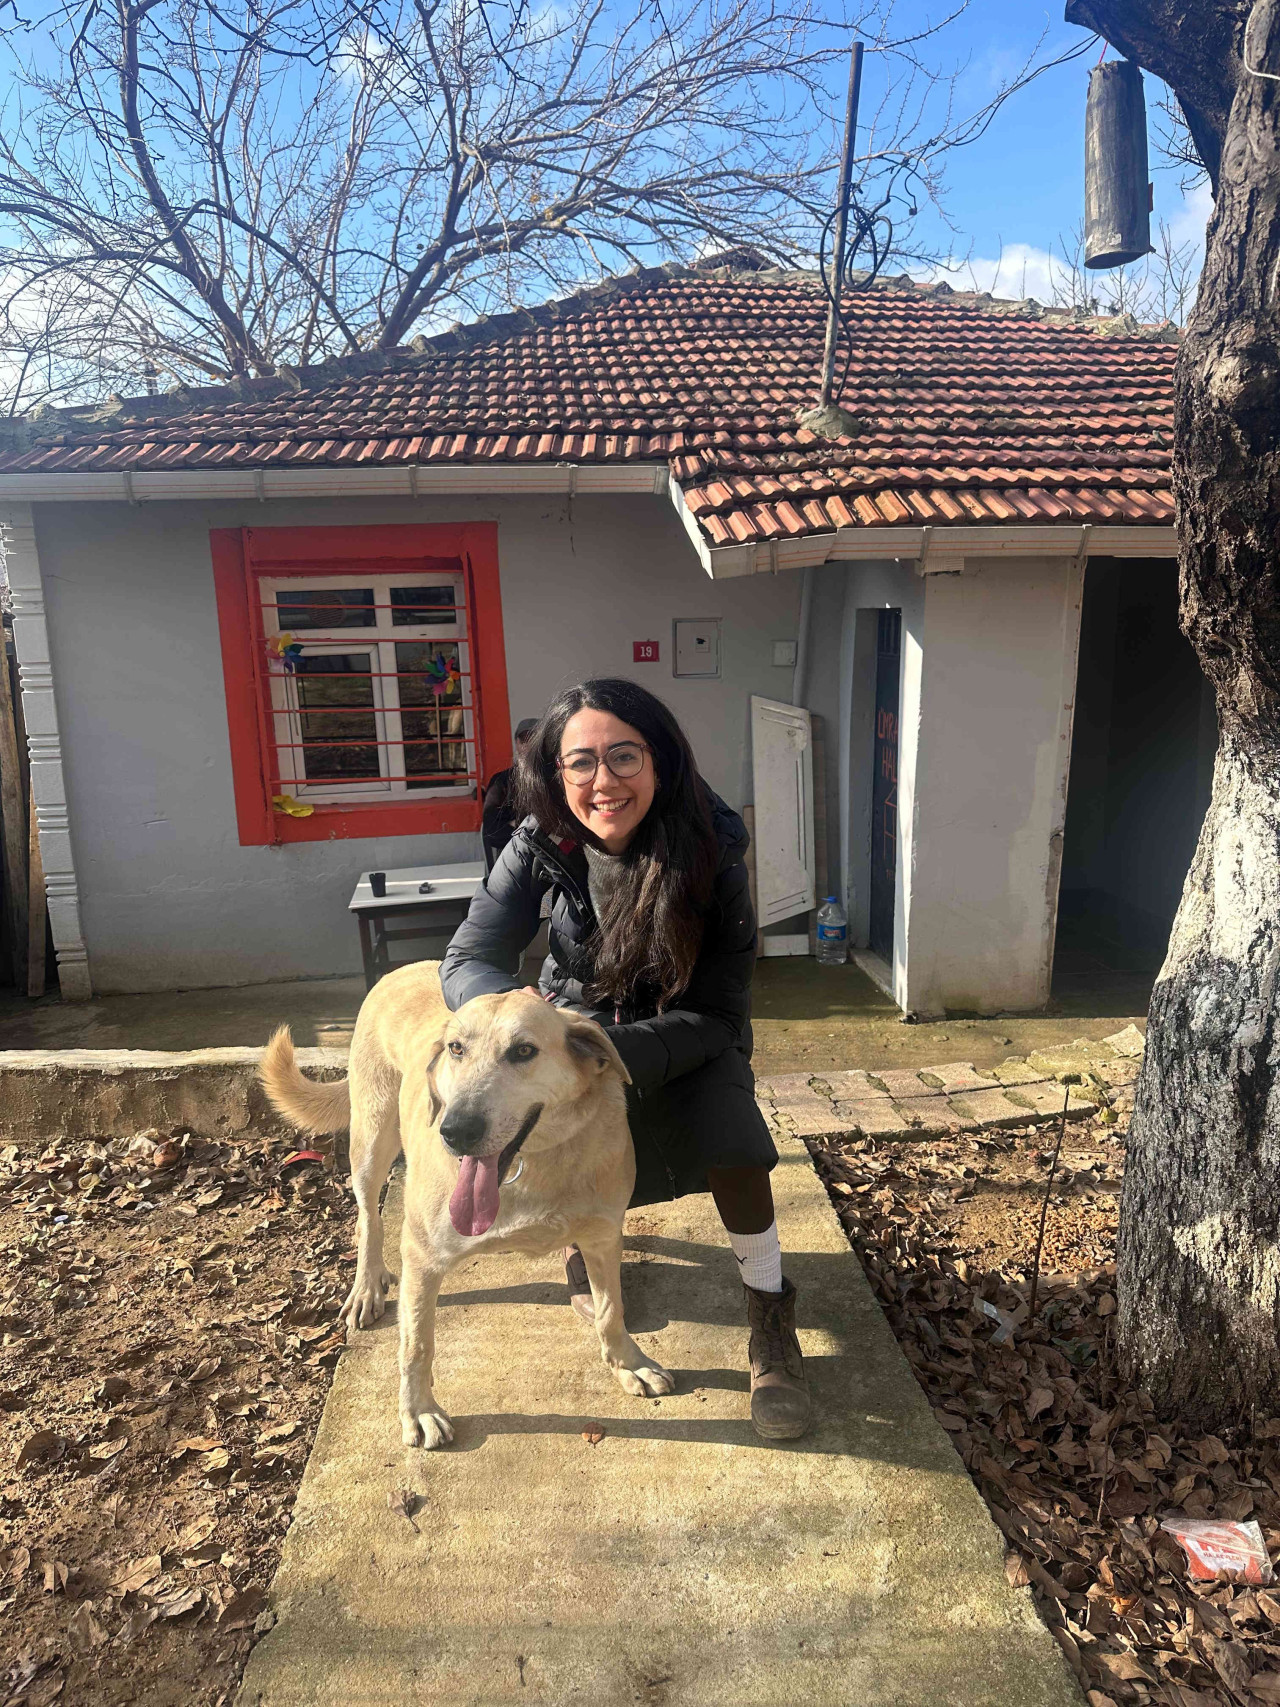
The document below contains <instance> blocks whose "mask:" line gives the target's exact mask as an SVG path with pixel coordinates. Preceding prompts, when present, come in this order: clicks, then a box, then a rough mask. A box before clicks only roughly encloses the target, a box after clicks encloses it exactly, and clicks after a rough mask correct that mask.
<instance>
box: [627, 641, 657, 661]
mask: <svg viewBox="0 0 1280 1707" xmlns="http://www.w3.org/2000/svg"><path fill="white" fill-rule="evenodd" d="M631 662H632V663H633V664H656V663H657V662H658V642H657V641H656V640H633V641H632V642H631Z"/></svg>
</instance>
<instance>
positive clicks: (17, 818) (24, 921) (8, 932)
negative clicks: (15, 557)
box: [0, 627, 48, 996]
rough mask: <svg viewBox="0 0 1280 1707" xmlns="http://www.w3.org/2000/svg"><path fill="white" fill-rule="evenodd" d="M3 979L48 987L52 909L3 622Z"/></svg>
mask: <svg viewBox="0 0 1280 1707" xmlns="http://www.w3.org/2000/svg"><path fill="white" fill-rule="evenodd" d="M0 901H2V902H3V905H2V906H0V983H10V984H12V985H13V986H14V988H15V989H16V990H18V991H19V992H25V993H26V994H27V995H28V996H43V994H44V989H45V967H46V964H47V957H46V944H47V938H48V912H47V907H46V902H45V891H44V867H43V865H42V864H41V861H40V838H39V836H38V835H37V833H36V813H35V802H34V800H33V798H32V794H31V772H30V766H29V765H28V763H27V735H26V729H25V728H24V726H23V721H22V699H21V696H20V694H19V693H18V667H17V663H16V662H15V660H14V656H13V640H12V637H11V635H10V633H9V630H8V628H7V627H0Z"/></svg>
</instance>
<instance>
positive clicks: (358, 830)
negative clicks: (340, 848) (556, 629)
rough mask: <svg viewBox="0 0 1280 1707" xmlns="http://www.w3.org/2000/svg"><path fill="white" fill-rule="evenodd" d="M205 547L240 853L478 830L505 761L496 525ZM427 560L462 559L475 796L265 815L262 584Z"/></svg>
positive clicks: (232, 536) (293, 531) (238, 538)
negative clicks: (489, 788)
mask: <svg viewBox="0 0 1280 1707" xmlns="http://www.w3.org/2000/svg"><path fill="white" fill-rule="evenodd" d="M209 545H210V550H211V552H212V556H213V585H214V594H215V597H216V599H217V606H218V631H219V634H220V636H221V641H222V674H223V682H224V685H225V688H226V696H227V733H228V736H229V739H230V743H231V773H232V780H233V784H234V788H235V801H236V823H237V826H238V829H239V832H240V843H241V846H242V847H264V846H270V845H272V844H275V843H280V842H327V841H336V840H339V839H343V838H350V839H354V838H357V837H363V836H422V835H432V834H439V833H446V832H457V831H463V830H478V829H479V828H480V818H481V810H482V802H483V796H484V783H485V779H486V778H487V777H489V776H491V775H492V774H493V772H494V771H498V770H502V769H504V768H505V767H506V766H507V765H509V764H510V763H511V718H510V714H509V712H508V709H507V659H506V650H505V647H504V644H503V637H502V591H501V587H500V585H499V580H498V526H497V523H496V522H462V523H437V522H423V523H413V524H405V525H396V524H387V525H381V526H376V527H300V528H282V527H270V528H214V529H212V530H211V532H210V534H209ZM424 557H457V558H459V559H460V560H461V562H462V566H463V573H464V576H465V580H466V590H467V607H468V612H467V614H468V619H469V621H468V630H469V634H470V639H471V656H472V659H473V669H474V679H473V684H472V690H473V693H474V697H475V707H474V713H473V717H474V726H475V751H476V770H477V771H478V773H479V775H478V778H477V781H476V786H475V790H474V794H472V795H468V796H466V797H459V796H457V795H455V796H453V797H452V798H450V799H444V800H440V799H436V800H396V801H392V802H380V801H352V802H350V803H347V802H342V803H334V804H323V803H320V802H317V803H316V804H315V807H314V810H313V811H312V813H311V815H310V817H307V818H294V817H291V816H289V814H287V813H284V812H280V811H277V810H276V808H275V807H274V806H273V805H272V785H271V778H272V776H273V775H274V774H275V772H276V770H277V764H276V751H275V744H274V739H273V736H272V733H271V731H272V718H271V689H270V677H269V672H268V668H267V648H266V637H265V635H264V632H263V627H262V597H261V592H260V588H259V584H258V583H259V581H260V580H261V579H262V578H263V577H264V576H266V577H273V576H280V575H285V574H296V573H298V572H299V569H300V568H302V567H305V572H306V574H307V575H308V576H312V575H345V576H347V577H351V576H352V575H360V574H379V573H381V574H394V573H400V572H403V571H405V570H412V569H413V568H414V566H415V564H416V563H417V562H419V561H420V560H421V559H422V558H424Z"/></svg>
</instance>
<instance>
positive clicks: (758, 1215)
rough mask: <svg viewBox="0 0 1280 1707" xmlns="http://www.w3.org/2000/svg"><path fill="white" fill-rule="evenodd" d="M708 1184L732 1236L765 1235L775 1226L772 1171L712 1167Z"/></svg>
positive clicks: (753, 1168) (721, 1216)
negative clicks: (744, 1234)
mask: <svg viewBox="0 0 1280 1707" xmlns="http://www.w3.org/2000/svg"><path fill="white" fill-rule="evenodd" d="M707 1184H708V1185H709V1186H710V1188H711V1195H712V1197H713V1198H714V1199H715V1205H716V1209H717V1210H718V1211H719V1214H720V1219H721V1220H722V1221H723V1222H724V1224H725V1227H726V1228H727V1229H728V1231H729V1232H730V1233H763V1232H766V1231H767V1230H768V1228H769V1227H771V1226H772V1225H773V1220H774V1210H773V1187H772V1185H771V1184H770V1181H769V1170H768V1168H763V1167H743V1168H708V1169H707Z"/></svg>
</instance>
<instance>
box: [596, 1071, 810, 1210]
mask: <svg viewBox="0 0 1280 1707" xmlns="http://www.w3.org/2000/svg"><path fill="white" fill-rule="evenodd" d="M755 1083H756V1081H755V1075H754V1074H753V1073H752V1071H751V1063H750V1061H748V1059H747V1057H746V1055H745V1054H743V1052H742V1050H740V1049H726V1050H725V1052H724V1053H723V1054H722V1055H717V1056H716V1057H715V1059H714V1060H713V1061H708V1062H707V1064H706V1066H705V1067H699V1068H698V1069H697V1070H696V1072H692V1073H686V1074H685V1075H684V1077H683V1078H679V1079H673V1080H672V1081H671V1083H670V1084H666V1085H659V1086H658V1088H657V1089H656V1090H650V1091H643V1092H641V1091H637V1090H636V1089H635V1087H634V1086H632V1085H629V1086H628V1087H627V1119H628V1121H629V1122H630V1125H631V1137H632V1140H633V1142H634V1143H635V1147H636V1189H635V1191H634V1192H633V1193H632V1196H631V1207H632V1208H633V1209H638V1208H639V1207H640V1206H641V1205H642V1204H645V1203H667V1202H670V1200H671V1199H672V1198H675V1197H689V1196H691V1195H692V1194H693V1193H694V1192H699V1191H706V1190H707V1169H708V1168H772V1167H773V1166H774V1165H775V1164H776V1163H777V1160H778V1152H777V1150H776V1149H775V1148H774V1143H773V1139H772V1138H771V1137H770V1136H769V1128H768V1126H767V1125H766V1124H765V1119H764V1116H763V1115H762V1114H761V1112H760V1110H759V1108H758V1107H757V1106H756V1098H755Z"/></svg>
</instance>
